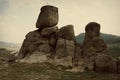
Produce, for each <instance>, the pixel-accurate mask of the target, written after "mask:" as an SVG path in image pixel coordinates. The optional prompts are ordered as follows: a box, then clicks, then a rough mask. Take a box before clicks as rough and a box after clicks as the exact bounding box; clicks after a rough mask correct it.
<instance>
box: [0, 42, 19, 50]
mask: <svg viewBox="0 0 120 80" xmlns="http://www.w3.org/2000/svg"><path fill="white" fill-rule="evenodd" d="M20 46H21V44H17V43H9V42H4V41H0V48H6V49H10V50H19V48H20Z"/></svg>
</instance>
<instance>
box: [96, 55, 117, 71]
mask: <svg viewBox="0 0 120 80" xmlns="http://www.w3.org/2000/svg"><path fill="white" fill-rule="evenodd" d="M94 65H95V70H96V71H97V72H114V73H116V71H117V65H116V62H115V61H114V60H113V58H111V57H110V56H108V55H104V54H100V55H98V56H97V57H96V60H95V64H94Z"/></svg>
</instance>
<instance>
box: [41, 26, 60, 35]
mask: <svg viewBox="0 0 120 80" xmlns="http://www.w3.org/2000/svg"><path fill="white" fill-rule="evenodd" d="M57 31H58V27H48V28H44V29H43V30H42V32H41V34H42V36H50V35H52V34H55V33H56V32H57Z"/></svg>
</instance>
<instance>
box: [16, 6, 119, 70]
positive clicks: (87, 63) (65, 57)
mask: <svg viewBox="0 0 120 80" xmlns="http://www.w3.org/2000/svg"><path fill="white" fill-rule="evenodd" d="M57 23H58V8H57V7H54V6H50V5H46V6H43V7H42V8H41V12H40V15H39V17H38V20H37V23H36V27H37V28H38V29H37V30H34V31H31V32H29V33H28V34H27V35H26V37H25V39H24V41H23V44H22V46H21V49H20V51H19V54H18V55H17V59H18V61H19V62H27V63H43V62H48V63H51V64H53V65H55V66H56V67H61V66H62V67H65V68H67V69H70V70H68V71H74V72H83V71H85V70H95V71H98V72H104V71H105V72H116V71H119V67H120V65H119V62H118V64H116V62H115V61H114V60H113V58H111V57H109V56H108V50H107V45H106V44H105V42H104V40H103V39H101V37H100V24H98V23H96V22H91V23H89V24H87V25H86V28H85V39H84V43H83V45H81V44H80V43H78V42H76V40H75V35H74V28H73V25H66V26H63V27H62V28H60V29H58V27H57V26H56V25H57Z"/></svg>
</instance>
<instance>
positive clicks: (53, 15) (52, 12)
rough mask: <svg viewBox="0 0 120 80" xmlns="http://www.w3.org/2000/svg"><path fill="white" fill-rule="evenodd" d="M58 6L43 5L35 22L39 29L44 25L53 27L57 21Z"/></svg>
mask: <svg viewBox="0 0 120 80" xmlns="http://www.w3.org/2000/svg"><path fill="white" fill-rule="evenodd" d="M58 19H59V18H58V8H57V7H54V6H50V5H46V6H43V7H42V8H41V12H40V14H39V17H38V20H37V22H36V27H37V28H39V29H40V30H41V29H43V28H45V27H53V26H55V25H57V23H58Z"/></svg>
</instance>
